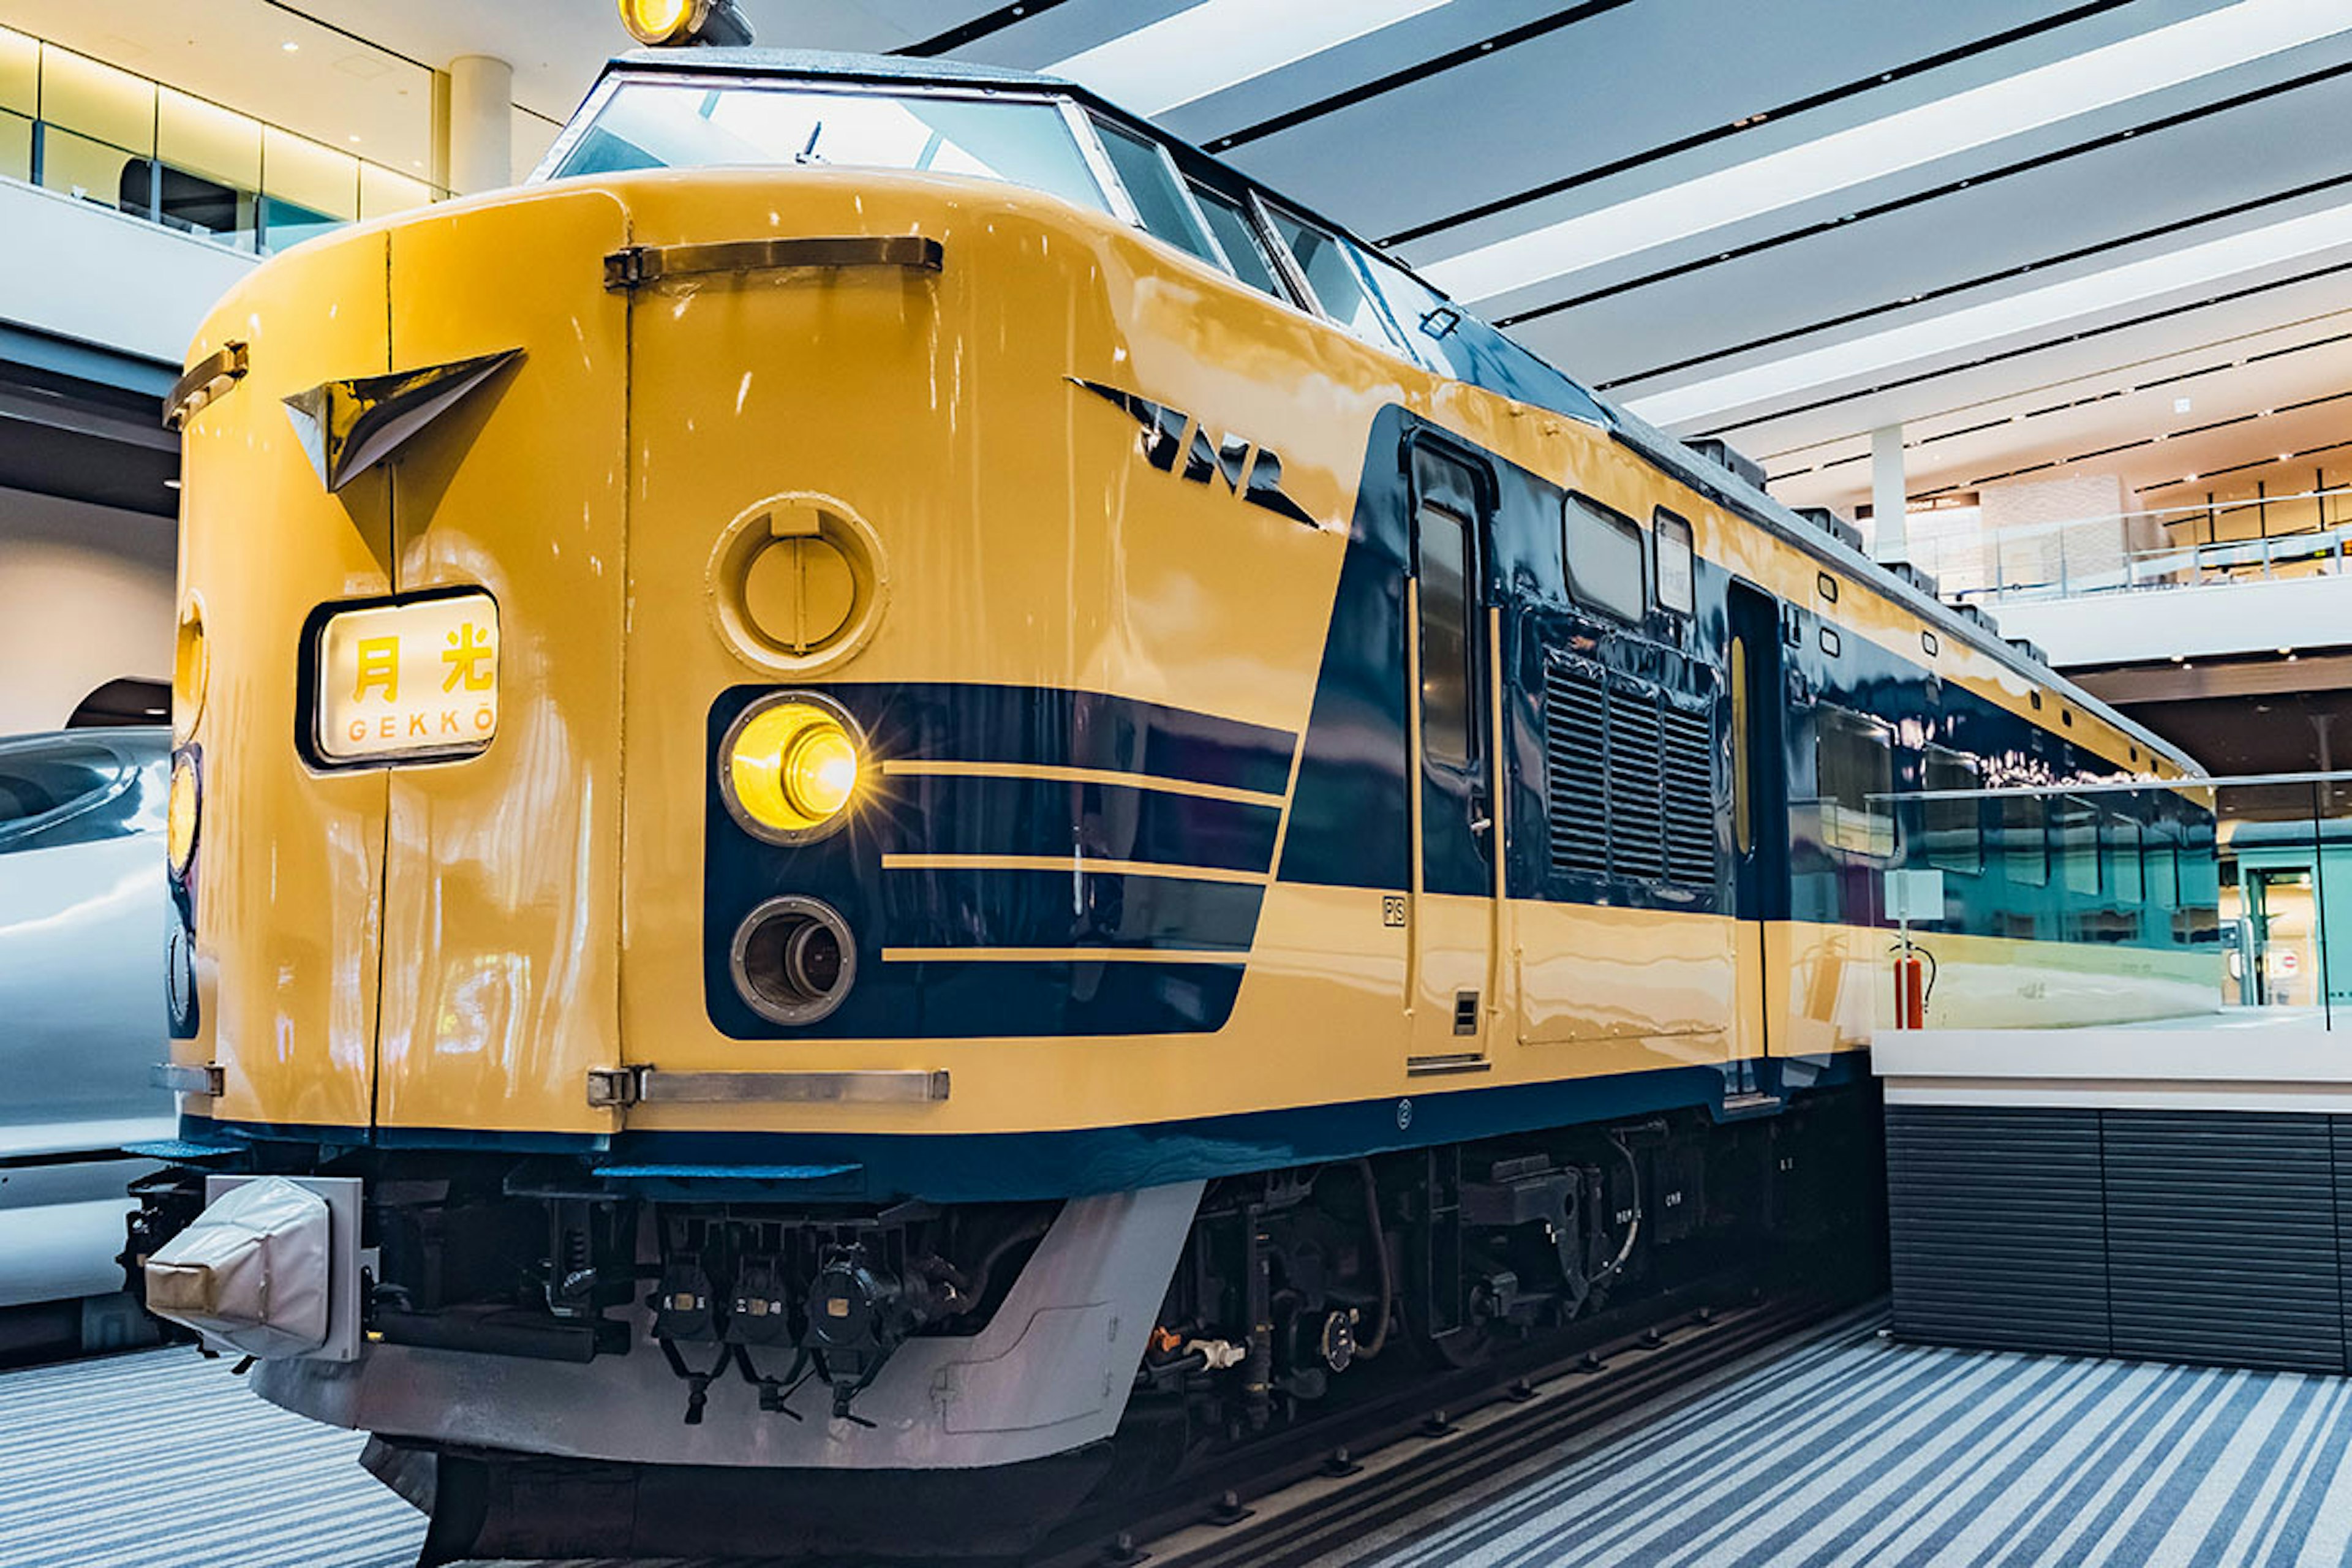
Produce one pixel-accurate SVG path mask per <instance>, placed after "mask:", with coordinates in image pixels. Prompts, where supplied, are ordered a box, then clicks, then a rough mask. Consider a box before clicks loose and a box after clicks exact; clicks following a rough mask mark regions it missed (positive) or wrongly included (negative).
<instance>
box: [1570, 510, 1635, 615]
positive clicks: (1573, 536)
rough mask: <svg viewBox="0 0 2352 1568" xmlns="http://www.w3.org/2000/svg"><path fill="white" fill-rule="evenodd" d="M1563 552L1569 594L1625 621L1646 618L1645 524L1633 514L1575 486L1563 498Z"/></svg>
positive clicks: (1585, 603) (1593, 608) (1584, 605)
mask: <svg viewBox="0 0 2352 1568" xmlns="http://www.w3.org/2000/svg"><path fill="white" fill-rule="evenodd" d="M1560 555H1561V558H1562V559H1563V560H1565V561H1566V562H1567V563H1568V596H1569V597H1570V598H1571V599H1573V600H1574V601H1576V603H1577V604H1578V605H1580V606H1581V607H1582V608H1585V609H1588V610H1600V611H1602V612H1604V613H1606V614H1608V615H1612V616H1616V617H1617V618H1618V619H1619V620H1621V621H1638V620H1640V619H1641V618H1642V611H1643V608H1644V607H1645V605H1646V598H1645V595H1643V588H1642V579H1643V572H1642V530H1641V526H1640V525H1639V524H1638V523H1636V522H1635V521H1633V519H1632V518H1630V517H1627V516H1625V515H1624V514H1622V512H1614V511H1612V510H1609V509H1608V508H1607V507H1605V506H1602V505H1601V503H1600V502H1599V501H1597V500H1592V499H1591V497H1590V496H1581V495H1578V494H1576V493H1575V492H1574V491H1570V493H1569V495H1568V498H1567V499H1566V500H1564V501H1562V502H1561V504H1560Z"/></svg>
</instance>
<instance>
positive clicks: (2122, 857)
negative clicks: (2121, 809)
mask: <svg viewBox="0 0 2352 1568" xmlns="http://www.w3.org/2000/svg"><path fill="white" fill-rule="evenodd" d="M2139 839H2140V833H2139V824H2138V823H2137V822H2134V821H2133V820H2132V819H2131V818H2130V817H2128V816H2110V817H2108V818H2107V891H2108V892H2110V893H2112V894H2114V895H2115V900H2116V902H2117V903H2119V904H2136V903H2138V902H2139V901H2140V900H2141V899H2142V898H2144V897H2146V895H2147V887H2146V883H2147V878H2146V877H2145V876H2143V875H2142V874H2141V870H2140V845H2139Z"/></svg>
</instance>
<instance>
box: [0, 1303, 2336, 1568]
mask: <svg viewBox="0 0 2352 1568" xmlns="http://www.w3.org/2000/svg"><path fill="white" fill-rule="evenodd" d="M359 1445H360V1439H359V1438H358V1437H357V1436H353V1435H352V1434H350V1433H345V1432H336V1431H332V1430H330V1429H328V1428H325V1427H320V1426H313V1425H312V1424H310V1422H308V1421H305V1420H302V1419H301V1418H300V1417H299V1416H294V1415H288V1414H286V1413H285V1412H283V1411H281V1410H278V1409H277V1408H275V1407H273V1406H271V1405H265V1404H264V1403H262V1402H261V1401H260V1400H258V1399H256V1398H254V1397H253V1396H252V1395H251V1394H248V1393H247V1391H246V1390H245V1389H244V1388H243V1387H242V1386H241V1385H240V1384H238V1383H237V1382H236V1379H235V1378H233V1377H231V1376H230V1375H229V1373H228V1366H227V1363H226V1362H205V1361H201V1360H199V1359H198V1358H197V1357H196V1356H195V1354H194V1352H191V1351H187V1350H164V1351H150V1352H141V1353H138V1354H135V1355H127V1356H120V1357H116V1358H112V1359H110V1360H106V1361H99V1362H86V1363H78V1364H73V1365H67V1366H57V1367H45V1368H40V1369H37V1370H34V1371H29V1372H17V1373H5V1374H0V1568H68V1565H70V1568H91V1565H100V1564H102V1565H104V1568H408V1564H410V1563H414V1562H415V1553H416V1548H417V1543H418V1542H419V1541H420V1539H421V1538H422V1536H423V1534H424V1521H423V1520H422V1519H421V1518H420V1517H419V1516H418V1515H417V1514H416V1513H415V1512H414V1511H413V1510H410V1508H409V1507H408V1505H407V1504H405V1503H404V1502H402V1501H400V1500H398V1499H396V1498H394V1496H393V1495H392V1494H391V1493H390V1492H388V1491H386V1490H384V1489H383V1488H382V1487H380V1486H378V1485H377V1484H376V1482H375V1481H374V1480H373V1479H372V1478H370V1477H369V1476H368V1475H367V1474H366V1473H365V1472H364V1471H362V1470H361V1469H360V1468H359V1466H358V1464H357V1463H356V1456H357V1454H358V1451H359ZM1325 1561H1326V1563H1327V1564H1328V1568H1621V1565H1626V1568H1633V1565H1639V1568H1667V1565H1669V1564H1677V1565H1679V1564H1688V1565H1692V1568H1728V1565H1733V1564H1738V1565H1742V1568H1747V1565H1755V1568H1764V1565H1767V1564H1769V1565H1772V1568H1797V1565H1800V1564H1802V1565H1806V1568H1830V1565H1832V1564H1864V1563H1866V1564H1869V1565H1871V1568H1926V1565H1928V1564H1934V1565H1937V1568H1959V1565H1963V1564H1965V1565H1970V1568H1976V1565H1991V1564H2000V1565H2002V1568H2010V1565H2015V1568H2026V1565H2028V1564H2033V1565H2042V1564H2048V1565H2052V1568H2056V1565H2060V1564H2118V1565H2126V1564H2127V1565H2130V1568H2143V1565H2147V1568H2158V1565H2163V1568H2171V1565H2175V1564H2179V1565H2189V1564H2198V1565H2202V1564H2212V1565H2214V1568H2253V1565H2257V1564H2259V1565H2271V1564H2280V1565H2284V1564H2289V1563H2295V1564H2313V1563H2352V1379H2345V1378H2322V1377H2305V1376H2298V1375H2294V1374H2288V1373H2244V1372H2229V1371H2218V1370H2210V1369H2202V1368H2184V1367H2168V1366H2151V1365H2137V1364H2132V1363H2122V1362H2105V1361H2076V1360H2067V1359H2063V1358H2056V1357H2043V1356H2020V1355H2003V1354H1993V1353H1986V1352H1958V1351H1945V1350H1936V1349H1930V1348H1925V1347H1919V1346H1910V1345H1896V1344H1893V1343H1890V1342H1885V1341H1882V1340H1880V1339H1879V1338H1878V1337H1877V1335H1876V1333H1875V1331H1874V1327H1873V1325H1872V1324H1870V1323H1868V1322H1861V1323H1857V1322H1853V1321H1849V1322H1848V1323H1845V1324H1843V1325H1840V1326H1838V1327H1835V1328H1833V1329H1832V1330H1830V1331H1825V1332H1823V1333H1822V1334H1821V1335H1819V1336H1817V1337H1816V1338H1814V1339H1812V1340H1811V1341H1809V1342H1805V1343H1803V1344H1801V1345H1798V1346H1795V1347H1793V1348H1791V1347H1786V1346H1784V1347H1781V1348H1780V1349H1778V1350H1776V1351H1774V1352H1770V1353H1769V1355H1767V1356H1766V1357H1764V1358H1761V1359H1760V1360H1759V1362H1758V1363H1750V1364H1748V1365H1747V1366H1744V1367H1740V1368H1735V1369H1733V1370H1732V1371H1731V1372H1729V1373H1726V1374H1725V1375H1724V1376H1722V1377H1720V1378H1718V1379H1717V1380H1716V1381H1715V1382H1714V1383H1712V1384H1709V1385H1707V1386H1706V1387H1703V1388H1701V1389H1699V1390H1697V1391H1695V1392H1693V1391H1685V1392H1684V1393H1683V1394H1680V1395H1678V1396H1677V1397H1676V1400H1675V1402H1674V1403H1671V1404H1669V1405H1664V1406H1661V1407H1654V1408H1652V1409H1649V1410H1645V1411H1642V1412H1638V1413H1636V1414H1635V1415H1631V1416H1628V1417H1627V1418H1625V1419H1624V1420H1622V1421H1621V1422H1619V1423H1616V1424H1614V1425H1613V1426H1609V1427H1604V1428H1601V1429H1600V1430H1597V1431H1594V1432H1591V1433H1587V1434H1583V1435H1581V1436H1579V1437H1578V1438H1577V1439H1575V1440H1574V1441H1572V1442H1570V1443H1569V1444H1566V1445H1563V1446H1562V1447H1558V1448H1556V1449H1553V1450H1552V1451H1550V1452H1549V1453H1547V1454H1544V1455H1542V1456H1540V1457H1538V1458H1535V1459H1533V1460H1530V1461H1528V1462H1527V1463H1525V1464H1523V1465H1522V1466H1520V1467H1519V1468H1517V1469H1516V1470H1513V1471H1510V1472H1507V1473H1505V1474H1503V1475H1499V1476H1496V1477H1495V1478H1492V1479H1489V1480H1488V1481H1486V1482H1485V1483H1483V1484H1482V1485H1481V1486H1480V1487H1478V1488H1477V1489H1475V1490H1473V1491H1470V1492H1466V1493H1465V1494H1463V1495H1462V1496H1460V1497H1458V1498H1457V1499H1456V1500H1454V1505H1453V1506H1452V1507H1451V1508H1449V1510H1447V1514H1446V1517H1445V1518H1444V1519H1442V1520H1424V1521H1419V1522H1418V1523H1417V1524H1415V1525H1413V1526H1412V1527H1411V1528H1409V1529H1405V1530H1402V1531H1391V1532H1390V1533H1388V1534H1386V1535H1383V1536H1380V1537H1370V1538H1367V1539H1365V1540H1363V1541H1361V1542H1357V1543H1356V1544H1355V1545H1353V1546H1352V1547H1351V1548H1350V1549H1349V1551H1348V1552H1345V1553H1342V1554H1340V1555H1338V1556H1334V1557H1331V1558H1328V1559H1326V1560H1325Z"/></svg>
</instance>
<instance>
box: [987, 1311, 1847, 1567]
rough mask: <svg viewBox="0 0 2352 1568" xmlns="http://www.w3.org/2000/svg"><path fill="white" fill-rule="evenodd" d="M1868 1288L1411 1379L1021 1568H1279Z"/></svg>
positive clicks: (1422, 1505)
mask: <svg viewBox="0 0 2352 1568" xmlns="http://www.w3.org/2000/svg"><path fill="white" fill-rule="evenodd" d="M1872 1291H1873V1287H1870V1286H1859V1287H1855V1288H1851V1289H1835V1288H1832V1289H1801V1290H1783V1291H1780V1292H1767V1291H1764V1290H1759V1289H1753V1288H1750V1289H1746V1290H1741V1291H1738V1292H1736V1293H1733V1292H1727V1291H1726V1290H1725V1289H1723V1288H1722V1286H1721V1284H1720V1283H1719V1282H1717V1283H1716V1284H1715V1285H1713V1286H1712V1287H1710V1286H1708V1285H1693V1286H1689V1287H1685V1288H1684V1289H1679V1290H1676V1291H1674V1292H1671V1293H1670V1294H1668V1295H1665V1296H1662V1297H1655V1298H1652V1299H1651V1300H1648V1301H1646V1302H1644V1303H1642V1304H1640V1305H1639V1306H1635V1307H1628V1308H1625V1309H1622V1310H1619V1311H1616V1312H1612V1313H1608V1314H1605V1315H1603V1316H1602V1317H1601V1318H1596V1319H1595V1320H1594V1321H1592V1322H1591V1323H1590V1324H1586V1325H1581V1326H1580V1331H1579V1332H1577V1333H1575V1334H1574V1335H1573V1336H1570V1335H1553V1336H1548V1337H1547V1338H1546V1340H1545V1341H1544V1342H1541V1343H1540V1344H1538V1345H1529V1346H1527V1347H1524V1348H1520V1349H1517V1350H1515V1351H1513V1352H1508V1353H1498V1354H1496V1356H1495V1357H1494V1358H1493V1359H1492V1360H1491V1361H1489V1362H1487V1363H1485V1364H1483V1365H1481V1366H1478V1367H1475V1368H1468V1369H1462V1370H1458V1371H1454V1372H1448V1373H1443V1374H1440V1375H1437V1376H1434V1377H1424V1378H1422V1379H1419V1380H1416V1381H1414V1382H1413V1383H1412V1384H1410V1385H1409V1386H1405V1387H1401V1388H1399V1389H1397V1390H1395V1391H1393V1392H1391V1393H1386V1394H1380V1395H1377V1396H1375V1397H1373V1398H1370V1399H1368V1400H1366V1401H1364V1402H1362V1403H1361V1404H1359V1405H1354V1406H1353V1407H1351V1408H1349V1409H1347V1410H1344V1411H1338V1412H1333V1413H1332V1414H1330V1415H1324V1416H1319V1417H1318V1418H1316V1419H1314V1420H1312V1421H1309V1422H1306V1423H1302V1424H1301V1425H1299V1426H1297V1427H1295V1428H1293V1429H1291V1430H1289V1431H1286V1432H1283V1433H1279V1434H1276V1435H1273V1436H1268V1437H1266V1438H1264V1439H1261V1440H1258V1441H1256V1442H1254V1443H1252V1444H1250V1445H1248V1446H1247V1447H1245V1448H1244V1449H1242V1450H1241V1451H1238V1452H1236V1453H1234V1454H1232V1455H1229V1456H1221V1457H1219V1458H1214V1459H1212V1460H1210V1461H1208V1462H1207V1463H1205V1464H1202V1465H1200V1466H1197V1467H1195V1468H1192V1469H1190V1470H1188V1471H1187V1472H1186V1473H1185V1474H1184V1475H1183V1476H1182V1477H1181V1479H1178V1480H1176V1481H1174V1482H1171V1484H1170V1485H1169V1486H1167V1487H1165V1488H1162V1489H1155V1490H1152V1491H1150V1492H1145V1493H1142V1494H1138V1495H1131V1496H1129V1497H1127V1498H1125V1499H1122V1500H1115V1501H1110V1502H1106V1503H1104V1504H1101V1505H1098V1506H1096V1507H1090V1508H1088V1509H1087V1510H1082V1511H1081V1512H1080V1513H1078V1514H1076V1515H1075V1516H1073V1518H1072V1519H1071V1520H1070V1521H1068V1522H1067V1523H1066V1524H1065V1525H1064V1526H1063V1527H1062V1528H1060V1529H1059V1530H1057V1531H1055V1533H1054V1534H1053V1535H1052V1536H1051V1537H1050V1538H1049V1539H1048V1540H1047V1542H1045V1545H1044V1546H1043V1547H1041V1548H1040V1549H1039V1550H1038V1551H1037V1552H1034V1553H1031V1554H1030V1555H1028V1556H1027V1557H1024V1558H1023V1559H1022V1560H1021V1562H1022V1563H1024V1565H1025V1568H1128V1565H1130V1564H1135V1563H1144V1562H1146V1561H1149V1562H1150V1563H1153V1564H1154V1565H1155V1568H1294V1565H1299V1564H1305V1563H1311V1562H1314V1561H1316V1560H1318V1558H1321V1557H1323V1556H1325V1555H1327V1554H1328V1553H1330V1552H1334V1551H1337V1550H1339V1549H1340V1548H1341V1547H1343V1546H1346V1545H1348V1544H1349V1543H1350V1542H1355V1541H1358V1540H1360V1539H1361V1538H1363V1537H1364V1536H1366V1535H1368V1534H1370V1533H1373V1532H1375V1531H1381V1530H1384V1529H1388V1528H1391V1527H1393V1526H1397V1525H1400V1524H1402V1523H1404V1522H1405V1521H1410V1520H1412V1519H1413V1518H1415V1517H1417V1516H1421V1515H1424V1514H1427V1513H1429V1512H1430V1511H1431V1510H1433V1509H1435V1508H1436V1507H1437V1506H1439V1505H1440V1504H1443V1503H1444V1502H1445V1501H1447V1500H1450V1499H1452V1498H1454V1497H1458V1496H1459V1495H1461V1494H1462V1493H1463V1492H1464V1491H1465V1489H1471V1488H1475V1487H1476V1486H1477V1485H1479V1484H1480V1483H1481V1482H1483V1481H1485V1480H1486V1479H1489V1478H1491V1477H1493V1476H1495V1475H1496V1474H1498V1473H1500V1472H1502V1471H1504V1470H1507V1469H1508V1468H1511V1467H1513V1466H1515V1465H1517V1464H1519V1463H1521V1462H1523V1461H1525V1460H1526V1459H1528V1458H1532V1457H1534V1456H1536V1455H1538V1454H1539V1453H1541V1452H1542V1451H1543V1450H1545V1449H1546V1448H1548V1447H1551V1446H1553V1445H1556V1444H1558V1443H1559V1442H1560V1441H1562V1440H1563V1439H1565V1438H1567V1437H1569V1436H1572V1435H1574V1434H1575V1433H1577V1432H1580V1431H1585V1430H1590V1429H1592V1428H1594V1427H1597V1426H1601V1425H1603V1424H1605V1423H1607V1422H1610V1421H1612V1420H1615V1419H1618V1418H1619V1417H1622V1416H1623V1415H1627V1414H1629V1413H1631V1412H1633V1411H1634V1410H1637V1409H1639V1408H1640V1407H1641V1406H1642V1405H1645V1404H1647V1403H1649V1402H1650V1401H1653V1400H1655V1399H1657V1398H1659V1397H1661V1396H1663V1395H1664V1394H1670V1393H1672V1392H1673V1391H1674V1390H1675V1389H1676V1388H1677V1387H1680V1386H1683V1385H1685V1384H1690V1383H1692V1382H1695V1381H1696V1380H1699V1379H1702V1378H1705V1377H1706V1376H1707V1375H1708V1374H1710V1373H1715V1372H1717V1371H1720V1370H1721V1369H1723V1368H1726V1367H1727V1366H1730V1365H1731V1364H1733V1363H1737V1362H1739V1361H1741V1360H1743V1359H1745V1358H1747V1357H1748V1356H1750V1355H1753V1354H1754V1353H1756V1352H1759V1351H1762V1350H1765V1349H1768V1348H1769V1347H1770V1346H1771V1345H1772V1344H1773V1343H1775V1342H1779V1341H1781V1340H1784V1339H1787V1338H1789V1337H1790V1336H1791V1335H1794V1334H1797V1333H1800V1332H1801V1331H1807V1330H1810V1329H1813V1328H1817V1327H1819V1326H1821V1325H1822V1324H1825V1323H1828V1322H1832V1321H1835V1320H1837V1319H1839V1318H1840V1317H1841V1316H1847V1315H1851V1316H1853V1317H1854V1318H1855V1319H1856V1321H1860V1320H1861V1319H1862V1318H1863V1317H1864V1316H1867V1315H1868V1314H1869V1313H1870V1312H1872V1311H1874V1310H1876V1306H1875V1298H1874V1294H1873V1293H1872Z"/></svg>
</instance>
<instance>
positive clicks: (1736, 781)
mask: <svg viewBox="0 0 2352 1568" xmlns="http://www.w3.org/2000/svg"><path fill="white" fill-rule="evenodd" d="M1730 663H1731V668H1730V678H1731V847H1733V848H1734V849H1736V850H1738V852H1739V853H1740V854H1742V855H1745V854H1747V853H1748V851H1749V850H1750V849H1753V848H1754V847H1756V824H1755V817H1756V784H1755V780H1754V779H1753V778H1752V777H1751V776H1750V775H1749V773H1748V768H1749V767H1750V766H1751V765H1752V763H1753V758H1752V756H1751V755H1750V747H1749V742H1748V724H1749V722H1750V721H1751V719H1752V717H1753V716H1752V715H1751V713H1750V712H1749V710H1748V639H1747V637H1743V636H1741V635H1740V634H1739V633H1737V632H1734V633H1733V634H1732V637H1731V660H1730Z"/></svg>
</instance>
